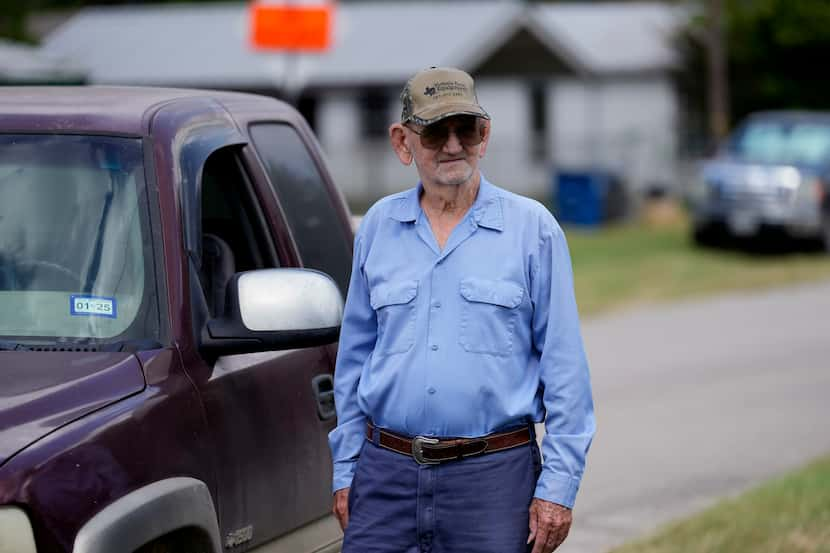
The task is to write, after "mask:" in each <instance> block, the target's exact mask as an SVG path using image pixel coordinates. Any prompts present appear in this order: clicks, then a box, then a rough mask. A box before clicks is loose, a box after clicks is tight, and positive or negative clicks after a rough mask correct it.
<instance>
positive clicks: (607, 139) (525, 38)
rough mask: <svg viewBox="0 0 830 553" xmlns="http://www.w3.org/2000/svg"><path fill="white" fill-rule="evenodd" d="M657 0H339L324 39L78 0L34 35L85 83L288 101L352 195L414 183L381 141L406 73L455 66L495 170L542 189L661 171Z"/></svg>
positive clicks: (672, 15)
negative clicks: (560, 172)
mask: <svg viewBox="0 0 830 553" xmlns="http://www.w3.org/2000/svg"><path fill="white" fill-rule="evenodd" d="M684 18H685V12H683V11H682V10H679V9H678V8H674V7H671V6H667V5H665V4H661V3H656V2H648V3H647V2H643V3H630V2H626V3H619V4H617V3H601V4H528V3H518V2H503V1H502V2H500V1H476V2H466V1H444V2H430V1H409V2H384V3H380V2H366V3H360V2H357V3H341V4H338V5H337V8H336V12H335V19H334V30H333V40H332V47H331V49H330V50H329V51H328V52H326V53H324V54H285V53H273V52H261V51H256V50H254V49H252V48H251V47H250V46H249V39H248V29H249V21H248V7H247V5H246V4H243V3H240V4H220V5H210V4H207V5H204V4H203V5H198V6H196V5H167V6H146V7H135V6H131V7H111V8H90V9H86V10H83V11H81V12H79V13H78V14H77V15H75V16H74V17H72V18H71V19H69V20H68V21H67V22H66V23H65V24H64V25H62V26H61V27H59V28H58V29H57V30H56V31H55V32H53V33H52V34H50V35H49V36H47V37H46V39H45V40H44V43H43V46H42V49H43V52H45V53H47V54H49V55H52V56H60V57H69V58H70V59H73V60H74V61H75V63H76V64H77V65H79V66H81V67H82V68H84V69H85V70H86V71H87V73H88V81H89V82H90V83H93V84H136V85H164V86H187V87H210V88H231V89H237V90H247V91H254V92H259V93H265V94H272V95H275V96H281V97H286V98H289V99H291V100H293V101H294V102H295V103H296V104H297V105H298V107H299V108H300V110H301V111H302V112H303V114H304V115H305V116H306V118H307V119H308V120H309V122H310V123H311V124H312V126H313V127H314V128H315V130H316V131H317V134H318V136H319V137H320V141H321V143H322V145H323V148H324V150H325V151H326V153H327V156H328V158H329V161H330V163H331V168H332V170H333V173H334V176H335V180H336V181H337V182H338V184H339V185H340V186H341V187H342V189H343V190H344V192H345V194H346V195H347V196H348V197H349V198H350V200H352V201H353V202H355V203H364V202H367V201H371V200H372V199H375V198H377V197H379V196H381V195H383V194H386V193H389V192H393V191H397V190H400V189H403V188H405V187H408V186H411V185H412V184H413V182H414V178H415V177H414V172H413V171H412V170H410V169H406V168H404V167H401V166H400V164H399V163H398V161H397V159H396V158H395V157H394V156H393V154H392V152H391V150H390V148H389V146H388V142H387V138H386V132H387V128H388V126H389V124H390V123H391V122H393V121H394V120H396V119H397V118H398V117H399V116H400V103H399V101H398V94H399V92H400V89H401V87H402V86H403V83H404V82H405V80H406V79H407V78H408V77H409V76H410V75H411V74H413V73H414V72H416V71H417V70H419V69H422V68H424V67H428V66H432V65H437V66H441V65H449V66H456V67H461V68H464V69H466V70H467V71H469V72H470V73H472V74H473V75H474V76H475V77H476V81H477V85H478V95H479V100H480V102H481V104H482V105H483V106H484V107H485V109H487V110H488V111H489V112H490V114H491V115H492V117H493V131H494V132H493V139H492V142H491V144H490V147H489V151H488V154H487V157H486V159H485V161H484V170H485V174H487V175H488V177H489V178H490V179H491V180H493V181H494V182H496V183H498V184H500V185H502V186H504V187H506V188H509V189H512V190H515V191H518V192H521V193H525V194H529V195H532V196H535V197H538V198H540V199H546V198H548V197H549V196H550V192H551V186H552V185H551V183H552V181H553V174H554V171H555V170H556V169H569V170H578V171H583V170H595V169H602V170H606V171H611V172H613V173H615V174H617V175H619V176H621V177H622V178H623V179H624V181H625V182H626V184H627V185H628V187H629V189H630V190H633V191H635V192H637V191H641V190H643V189H644V188H645V187H648V186H651V185H663V186H673V185H674V184H675V181H676V178H675V174H676V163H677V162H676V150H677V146H676V140H677V139H676V137H677V135H678V129H677V125H678V102H677V99H676V95H675V92H674V91H673V88H672V85H671V82H670V78H669V70H670V69H671V68H672V64H673V63H674V54H673V51H672V49H671V46H670V44H669V42H668V41H669V39H670V34H671V32H672V31H673V30H674V29H676V28H677V26H678V25H680V24H682V23H683V21H684Z"/></svg>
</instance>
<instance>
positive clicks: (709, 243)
mask: <svg viewBox="0 0 830 553" xmlns="http://www.w3.org/2000/svg"><path fill="white" fill-rule="evenodd" d="M692 242H694V244H695V245H696V246H700V247H704V248H716V247H718V246H722V245H723V242H724V233H723V232H722V231H721V229H719V228H718V227H716V226H715V225H700V226H695V227H694V229H692Z"/></svg>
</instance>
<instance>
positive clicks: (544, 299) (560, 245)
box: [531, 222, 596, 508]
mask: <svg viewBox="0 0 830 553" xmlns="http://www.w3.org/2000/svg"><path fill="white" fill-rule="evenodd" d="M531 271H532V273H531V274H532V277H533V278H532V279H531V299H532V300H533V303H534V313H533V321H532V325H533V328H532V333H533V341H534V346H535V348H536V349H537V351H538V355H539V371H540V378H541V386H542V390H541V391H542V394H543V395H542V398H543V402H544V406H545V411H546V415H545V436H544V438H543V440H542V458H543V464H542V473H541V475H540V477H539V480H538V481H537V484H536V490H535V492H534V496H535V497H538V498H540V499H544V500H546V501H552V502H554V503H558V504H560V505H564V506H565V507H569V508H572V507H573V504H574V501H575V499H576V492H577V490H578V489H579V484H580V481H581V479H582V474H583V470H584V468H585V457H586V455H587V453H588V448H589V447H590V445H591V440H592V438H593V435H594V432H595V428H596V426H595V421H594V404H593V400H592V397H591V383H590V377H589V373H588V361H587V358H586V355H585V348H584V346H583V344H582V335H581V333H580V329H579V315H578V312H577V306H576V298H575V296H574V287H573V273H572V269H571V259H570V254H569V252H568V245H567V242H566V241H565V235H564V233H563V232H562V229H561V228H560V227H559V226H558V225H557V224H556V223H555V222H552V226H551V227H550V228H548V229H545V230H544V231H543V232H542V233H541V236H540V241H539V252H538V255H537V256H536V257H535V259H534V261H533V263H532V265H531Z"/></svg>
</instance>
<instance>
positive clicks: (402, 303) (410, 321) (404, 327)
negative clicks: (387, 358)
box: [369, 280, 418, 355]
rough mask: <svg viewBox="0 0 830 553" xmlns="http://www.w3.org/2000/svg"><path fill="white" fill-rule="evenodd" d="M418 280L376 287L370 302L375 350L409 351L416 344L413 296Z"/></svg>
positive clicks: (416, 291) (380, 351) (382, 353)
mask: <svg viewBox="0 0 830 553" xmlns="http://www.w3.org/2000/svg"><path fill="white" fill-rule="evenodd" d="M417 295H418V281H417V280H409V281H405V282H386V283H383V284H379V285H377V286H375V287H374V288H373V289H372V291H371V292H370V294H369V302H370V303H371V305H372V309H374V310H375V313H376V314H377V318H378V337H377V342H376V343H375V353H376V354H379V355H389V354H392V353H403V352H406V351H409V350H410V349H411V348H412V346H413V344H414V343H415V301H414V300H415V297H416V296H417Z"/></svg>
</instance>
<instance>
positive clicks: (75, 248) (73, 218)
mask: <svg viewBox="0 0 830 553" xmlns="http://www.w3.org/2000/svg"><path fill="white" fill-rule="evenodd" d="M147 212H148V210H147V200H146V195H145V187H144V168H143V153H142V143H141V140H139V139H134V138H116V137H105V136H78V135H0V336H3V337H5V339H8V337H24V338H25V337H28V338H30V339H31V338H33V337H37V338H41V339H43V338H47V339H48V338H51V339H66V340H71V341H75V342H79V341H84V339H91V340H96V339H111V338H115V337H117V339H118V340H159V330H158V327H159V324H158V312H159V311H158V305H157V300H156V299H155V298H156V294H155V293H154V289H155V284H154V283H155V277H154V276H153V271H152V268H153V266H154V265H153V262H152V248H151V246H150V245H149V244H150V239H149V232H148V231H147V229H148V228H149V220H148V215H147ZM29 341H31V342H35V341H37V340H29Z"/></svg>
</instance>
